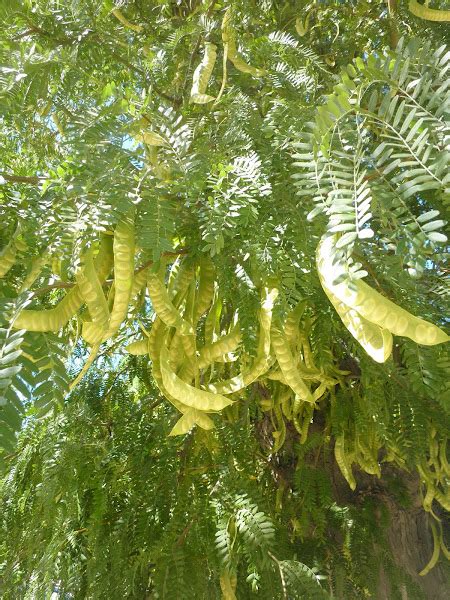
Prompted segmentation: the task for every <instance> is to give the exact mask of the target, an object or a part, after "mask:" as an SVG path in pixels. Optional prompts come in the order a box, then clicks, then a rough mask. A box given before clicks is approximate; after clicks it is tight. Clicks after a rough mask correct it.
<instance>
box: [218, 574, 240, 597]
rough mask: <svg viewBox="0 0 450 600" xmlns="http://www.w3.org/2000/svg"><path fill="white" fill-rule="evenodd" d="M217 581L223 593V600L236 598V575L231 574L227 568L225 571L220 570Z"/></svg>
mask: <svg viewBox="0 0 450 600" xmlns="http://www.w3.org/2000/svg"><path fill="white" fill-rule="evenodd" d="M219 581H220V589H221V591H222V595H223V600H237V598H236V593H235V592H236V585H237V577H236V575H231V573H230V572H229V571H228V569H227V570H225V571H222V574H221V575H220V580H219Z"/></svg>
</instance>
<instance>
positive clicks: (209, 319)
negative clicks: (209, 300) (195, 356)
mask: <svg viewBox="0 0 450 600" xmlns="http://www.w3.org/2000/svg"><path fill="white" fill-rule="evenodd" d="M221 313H222V301H221V300H220V298H219V297H218V296H217V295H216V298H215V300H213V304H212V306H211V308H210V311H209V313H208V315H207V316H206V319H205V345H208V344H212V343H214V342H215V341H216V332H217V330H218V329H219V326H220V315H221Z"/></svg>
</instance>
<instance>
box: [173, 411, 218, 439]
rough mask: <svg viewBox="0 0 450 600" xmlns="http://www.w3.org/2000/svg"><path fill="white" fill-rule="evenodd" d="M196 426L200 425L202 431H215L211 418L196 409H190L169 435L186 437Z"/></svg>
mask: <svg viewBox="0 0 450 600" xmlns="http://www.w3.org/2000/svg"><path fill="white" fill-rule="evenodd" d="M194 425H198V426H199V427H200V428H201V429H205V430H210V429H214V422H213V420H212V419H211V417H208V415H206V414H205V413H203V412H201V411H199V410H196V409H195V408H189V409H188V410H187V411H186V412H185V413H184V414H183V416H182V417H181V418H180V419H178V421H177V422H176V423H175V425H174V427H173V428H172V430H171V432H170V433H169V435H170V436H175V435H184V434H186V433H188V432H189V431H190V430H191V429H192V427H193V426H194Z"/></svg>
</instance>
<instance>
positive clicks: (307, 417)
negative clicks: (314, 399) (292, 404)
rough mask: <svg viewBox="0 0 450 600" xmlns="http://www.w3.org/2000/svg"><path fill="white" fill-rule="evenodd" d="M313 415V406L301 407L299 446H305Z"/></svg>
mask: <svg viewBox="0 0 450 600" xmlns="http://www.w3.org/2000/svg"><path fill="white" fill-rule="evenodd" d="M313 415H314V406H313V405H312V404H305V405H304V406H303V423H302V429H301V433H300V444H305V443H306V440H307V439H308V431H309V426H310V425H311V421H312V418H313Z"/></svg>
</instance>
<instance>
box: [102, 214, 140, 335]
mask: <svg viewBox="0 0 450 600" xmlns="http://www.w3.org/2000/svg"><path fill="white" fill-rule="evenodd" d="M113 251H114V304H113V308H112V310H111V315H110V317H109V323H108V330H107V332H106V334H105V335H104V338H103V340H105V339H107V338H108V337H111V336H112V335H114V334H115V333H116V332H117V331H118V329H119V327H120V325H121V324H122V321H123V320H124V319H125V317H126V315H127V311H128V305H129V303H130V297H131V288H132V283H133V269H134V251H135V240H134V224H133V220H132V217H131V215H127V216H126V217H125V218H123V219H122V220H121V221H119V223H118V224H117V226H116V229H115V231H114V245H113Z"/></svg>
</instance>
